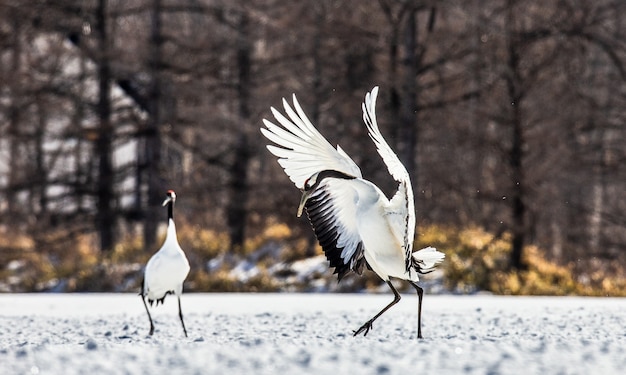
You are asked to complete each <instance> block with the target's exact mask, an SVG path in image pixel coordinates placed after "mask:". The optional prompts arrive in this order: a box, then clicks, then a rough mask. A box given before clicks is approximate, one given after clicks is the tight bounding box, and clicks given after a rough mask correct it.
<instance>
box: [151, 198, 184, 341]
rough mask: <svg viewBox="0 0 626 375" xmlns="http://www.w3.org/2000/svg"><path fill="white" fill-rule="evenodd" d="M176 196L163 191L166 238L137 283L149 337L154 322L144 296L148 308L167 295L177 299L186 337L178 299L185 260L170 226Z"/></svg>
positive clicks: (174, 230)
mask: <svg viewBox="0 0 626 375" xmlns="http://www.w3.org/2000/svg"><path fill="white" fill-rule="evenodd" d="M175 202H176V193H174V190H168V191H167V197H166V198H165V201H163V206H166V205H167V220H168V222H167V235H166V236H165V241H164V242H163V245H162V246H161V248H160V249H159V251H157V252H156V253H155V254H154V255H153V256H152V257H151V258H150V260H149V261H148V264H147V265H146V270H145V273H144V279H143V282H142V284H141V299H142V301H143V305H144V306H145V307H146V312H147V313H148V319H150V335H152V334H154V323H153V322H152V316H150V310H149V309H148V305H147V304H146V297H147V298H148V303H150V307H152V304H153V303H154V302H155V301H156V305H157V306H158V305H159V303H161V304H162V303H163V302H164V301H165V297H166V296H167V295H168V294H174V295H176V297H178V316H179V317H180V323H181V324H182V325H183V332H185V337H187V329H186V328H185V322H184V321H183V311H182V309H181V307H180V296H181V295H182V294H183V282H184V281H185V279H186V278H187V275H188V274H189V261H188V260H187V257H186V256H185V253H184V252H183V249H182V248H181V247H180V245H179V244H178V239H177V237H176V225H174V203H175Z"/></svg>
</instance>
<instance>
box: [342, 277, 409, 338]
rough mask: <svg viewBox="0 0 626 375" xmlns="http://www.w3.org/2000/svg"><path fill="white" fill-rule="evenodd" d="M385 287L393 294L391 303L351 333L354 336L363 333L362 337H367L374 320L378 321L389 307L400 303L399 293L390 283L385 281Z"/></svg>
mask: <svg viewBox="0 0 626 375" xmlns="http://www.w3.org/2000/svg"><path fill="white" fill-rule="evenodd" d="M387 285H389V287H390V288H391V291H392V292H393V296H394V297H393V301H391V303H390V304H388V305H387V306H385V308H384V309H382V310H380V312H379V313H378V314H376V315H374V317H373V318H372V319H370V320H368V321H367V322H365V324H363V325H362V326H361V328H359V329H358V330H356V331H353V332H354V336H356V335H358V334H359V333H361V332H363V336H367V333H368V332H369V331H370V329H372V323H374V320H376V319H378V317H379V316H381V315H383V313H384V312H385V311H387V310H389V308H390V307H391V306H393V305H395V304H396V303H398V301H400V293H398V291H397V290H396V288H394V287H393V284H392V283H391V281H389V280H387Z"/></svg>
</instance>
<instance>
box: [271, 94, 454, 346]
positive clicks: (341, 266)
mask: <svg viewBox="0 0 626 375" xmlns="http://www.w3.org/2000/svg"><path fill="white" fill-rule="evenodd" d="M377 95H378V87H374V89H373V90H372V92H371V93H367V94H366V96H365V102H364V103H363V106H362V108H363V120H364V121H365V124H366V125H367V129H368V132H369V136H370V137H371V138H372V140H373V141H374V144H375V145H376V148H377V150H378V153H379V154H380V156H381V157H382V159H383V161H384V162H385V164H386V165H387V168H388V170H389V173H390V174H391V176H392V177H393V178H394V179H395V180H396V181H397V182H398V183H399V187H398V191H397V192H396V193H395V195H394V196H393V198H392V199H391V200H389V199H388V198H387V197H386V196H385V195H384V193H383V192H382V191H381V190H380V189H379V188H378V187H377V186H376V185H374V184H373V183H371V182H369V181H367V180H364V179H363V177H362V175H361V170H360V169H359V167H358V166H357V165H356V163H355V162H354V161H353V160H352V159H351V158H350V156H348V154H346V153H345V151H343V150H342V149H341V147H339V146H337V149H335V148H334V147H333V146H332V145H331V144H330V143H329V142H328V141H327V140H326V139H325V138H324V137H323V136H322V135H321V134H320V133H319V131H317V129H315V127H314V126H313V125H312V124H311V122H310V121H309V119H308V118H307V116H306V115H305V113H304V111H303V110H302V108H301V107H300V104H299V103H298V100H297V99H296V96H295V95H294V96H293V108H292V107H291V106H290V105H289V103H287V101H286V100H285V99H283V106H284V108H285V113H286V114H287V116H289V118H287V117H285V116H283V115H282V114H281V113H280V112H279V111H277V110H276V109H274V108H271V111H272V114H273V115H274V117H275V118H276V120H277V121H278V123H279V124H280V125H282V127H281V126H278V125H276V124H274V123H272V122H270V121H268V120H265V119H264V120H263V124H265V126H266V129H264V128H261V133H263V135H264V136H265V137H266V138H267V139H269V140H270V141H272V142H274V143H276V144H277V145H278V146H280V147H276V146H273V145H268V146H267V148H268V150H269V151H270V152H271V153H272V154H274V155H275V156H277V157H278V158H279V159H278V163H279V164H280V165H281V166H282V167H283V169H284V170H285V173H286V174H287V176H289V178H290V179H291V181H292V182H293V183H294V184H295V185H296V187H298V188H299V189H300V190H302V192H303V195H302V199H301V201H300V205H299V207H298V216H300V215H301V214H302V210H303V208H306V211H307V214H308V216H309V220H310V222H311V225H312V226H313V229H314V231H315V235H316V237H317V239H318V241H319V243H320V245H321V246H322V249H323V250H324V253H325V255H326V258H327V259H328V260H329V261H330V266H331V267H334V268H335V272H334V273H336V274H338V279H339V281H341V279H342V278H343V277H344V276H345V275H346V274H347V273H348V272H349V271H354V272H356V273H357V274H359V275H360V274H361V273H362V272H363V266H364V265H367V266H368V268H369V269H371V270H372V271H374V272H375V273H376V274H377V275H378V276H379V277H380V278H381V279H383V281H385V282H386V283H387V285H389V287H390V288H391V290H392V291H393V294H394V299H393V301H392V302H391V303H389V305H387V306H385V307H384V308H383V309H382V310H381V311H380V312H379V313H378V314H376V315H375V316H374V317H373V318H372V319H370V320H368V321H367V322H365V323H364V324H363V325H362V326H361V327H360V328H359V329H358V330H356V331H354V336H356V335H358V334H360V333H363V334H364V335H367V333H368V332H369V331H370V329H371V328H372V324H373V323H374V321H375V320H376V319H377V318H378V317H379V316H380V315H382V314H383V313H384V312H385V311H387V310H388V309H389V308H390V307H391V306H393V305H395V304H396V303H398V301H400V293H398V291H397V290H396V288H395V287H394V286H393V284H392V283H391V281H390V277H393V278H397V279H402V280H407V281H408V282H409V283H410V284H411V285H412V286H413V287H414V288H415V290H416V291H417V296H418V302H419V304H418V312H417V337H418V338H422V323H421V321H422V298H423V294H424V290H423V289H422V288H421V287H420V286H419V285H418V284H417V281H418V280H419V277H418V274H424V273H427V272H431V271H433V270H434V267H435V265H436V264H437V263H440V262H441V261H443V259H444V257H445V255H444V254H443V253H441V252H439V251H437V250H435V249H434V248H432V247H427V248H425V249H421V250H419V251H415V252H414V251H413V239H414V236H415V208H414V207H415V206H414V202H413V189H412V187H411V181H410V179H409V174H408V172H407V171H406V169H405V168H404V166H403V165H402V163H401V162H400V160H399V159H398V157H397V156H396V154H395V153H394V152H393V151H392V150H391V148H390V147H389V145H388V144H387V142H386V141H385V139H384V138H383V136H382V134H381V133H380V130H379V129H378V124H377V122H376V110H375V105H376V96H377ZM294 109H295V110H294Z"/></svg>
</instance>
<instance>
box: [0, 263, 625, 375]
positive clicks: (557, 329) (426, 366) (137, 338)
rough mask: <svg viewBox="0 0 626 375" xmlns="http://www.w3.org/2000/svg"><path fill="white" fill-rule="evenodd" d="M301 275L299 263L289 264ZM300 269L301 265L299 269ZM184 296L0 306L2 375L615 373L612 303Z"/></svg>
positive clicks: (41, 297) (616, 324) (2, 302)
mask: <svg viewBox="0 0 626 375" xmlns="http://www.w3.org/2000/svg"><path fill="white" fill-rule="evenodd" d="M303 267H304V266H303ZM305 268H306V267H305ZM390 301H391V295H389V294H385V295H367V294H287V293H285V294H186V295H183V297H182V304H183V312H184V313H185V323H186V325H187V329H188V331H189V338H185V337H184V336H183V332H182V328H181V326H180V322H179V320H178V316H177V305H176V303H175V299H173V298H171V297H168V299H167V300H166V301H165V305H164V306H161V307H159V308H158V309H154V310H152V312H153V318H154V319H155V325H156V332H155V335H154V336H152V337H150V336H148V335H147V333H148V320H147V317H146V315H145V311H144V310H143V309H144V308H143V304H142V303H141V300H140V298H139V297H138V296H136V295H130V294H69V295H67V294H27V295H24V294H2V295H0V327H2V329H1V330H0V364H1V367H2V369H3V373H6V374H14V373H15V374H17V373H19V374H85V373H111V374H116V373H124V374H148V373H151V374H153V373H172V374H178V373H184V374H193V373H198V374H205V373H228V374H250V373H254V374H280V373H285V374H288V373H298V374H320V373H331V372H332V373H337V374H356V373H359V374H399V373H407V374H419V373H427V372H431V373H437V374H446V373H448V374H460V373H462V374H529V373H530V374H559V373H561V374H589V373H594V374H621V373H622V371H623V369H624V368H626V331H625V330H624V327H626V299H623V298H614V299H610V298H575V297H496V296H449V295H443V296H433V295H426V296H425V297H424V310H423V333H424V336H425V339H424V340H417V339H416V319H417V313H416V305H417V298H416V297H415V295H413V294H407V295H403V298H402V300H401V301H400V303H399V304H397V305H396V306H394V307H393V308H391V309H390V310H389V311H388V312H387V313H385V314H384V315H383V316H382V317H381V318H380V319H379V320H378V321H376V322H375V323H374V327H373V329H372V331H371V332H370V333H369V334H368V336H367V337H362V336H359V337H352V330H354V329H357V328H358V327H359V326H360V325H361V324H362V323H363V322H364V321H366V320H367V319H369V318H370V317H371V316H372V315H374V314H375V313H376V312H377V311H378V310H380V309H381V308H382V307H383V306H385V305H386V304H387V303H389V302H390Z"/></svg>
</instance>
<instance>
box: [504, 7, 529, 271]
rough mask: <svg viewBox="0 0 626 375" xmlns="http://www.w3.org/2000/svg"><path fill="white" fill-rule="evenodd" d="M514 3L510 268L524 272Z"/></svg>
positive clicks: (509, 29)
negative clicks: (511, 236)
mask: <svg viewBox="0 0 626 375" xmlns="http://www.w3.org/2000/svg"><path fill="white" fill-rule="evenodd" d="M513 3H514V1H513V0H509V2H508V9H507V22H506V33H507V43H508V46H507V47H508V54H509V56H508V72H507V73H508V74H506V85H507V92H508V98H509V103H510V104H511V116H510V121H511V128H512V131H511V137H512V138H511V150H510V151H509V165H510V167H511V183H512V186H511V188H512V190H511V213H512V232H513V239H512V250H511V262H510V266H511V267H512V268H514V269H518V270H519V269H525V268H526V265H525V264H524V262H523V259H522V258H523V251H524V245H525V241H526V237H525V235H526V211H527V208H526V203H525V202H524V199H525V196H524V195H525V178H524V177H525V173H524V172H525V171H524V165H523V157H524V154H523V147H524V142H525V141H524V131H523V128H522V112H521V100H522V95H521V93H520V88H519V85H520V81H521V78H520V76H519V74H520V71H519V70H520V67H519V55H518V51H517V48H518V46H517V42H518V41H517V38H516V37H515V36H514V33H515V30H514V29H515V19H514V15H513V13H514V11H513Z"/></svg>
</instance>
